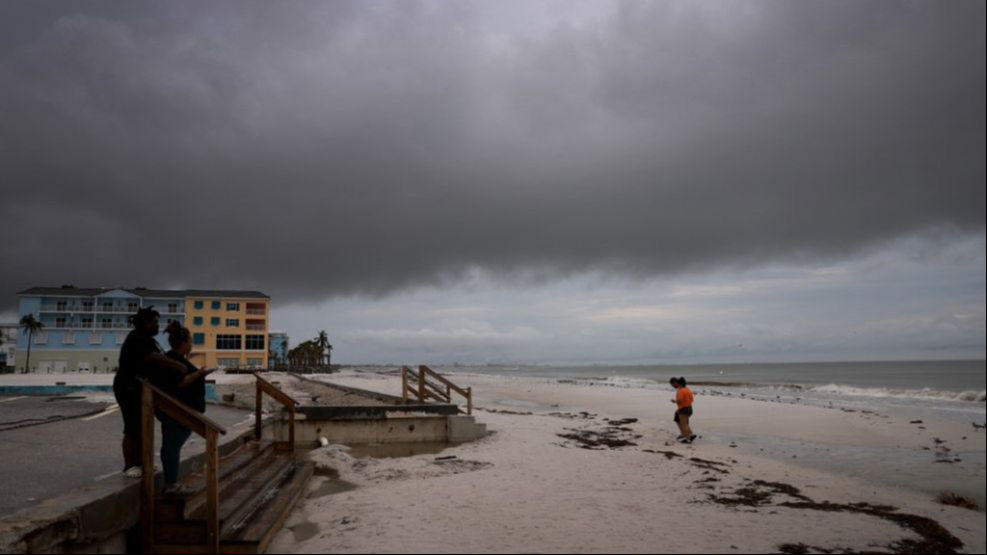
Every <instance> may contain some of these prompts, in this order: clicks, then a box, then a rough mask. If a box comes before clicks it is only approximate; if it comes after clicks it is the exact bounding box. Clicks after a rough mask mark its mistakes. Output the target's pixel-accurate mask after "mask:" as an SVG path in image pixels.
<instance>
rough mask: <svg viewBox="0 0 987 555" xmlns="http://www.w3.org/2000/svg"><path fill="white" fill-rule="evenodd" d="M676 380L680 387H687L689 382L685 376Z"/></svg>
mask: <svg viewBox="0 0 987 555" xmlns="http://www.w3.org/2000/svg"><path fill="white" fill-rule="evenodd" d="M678 382H679V384H680V385H681V386H682V387H689V382H687V381H685V378H679V379H678Z"/></svg>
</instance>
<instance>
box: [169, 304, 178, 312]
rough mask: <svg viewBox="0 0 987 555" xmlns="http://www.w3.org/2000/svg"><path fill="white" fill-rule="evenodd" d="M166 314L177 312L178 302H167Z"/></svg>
mask: <svg viewBox="0 0 987 555" xmlns="http://www.w3.org/2000/svg"><path fill="white" fill-rule="evenodd" d="M168 314H178V303H170V304H168Z"/></svg>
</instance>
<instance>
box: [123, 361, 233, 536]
mask: <svg viewBox="0 0 987 555" xmlns="http://www.w3.org/2000/svg"><path fill="white" fill-rule="evenodd" d="M139 381H140V383H141V390H142V396H143V403H142V404H143V409H142V414H141V426H142V428H143V468H144V487H143V496H142V507H141V509H142V511H141V512H142V515H141V532H142V536H143V537H142V542H143V544H144V553H151V552H152V551H153V546H154V535H155V530H154V519H155V514H154V513H155V510H154V509H155V507H154V505H155V501H154V498H155V493H156V488H155V478H156V476H155V472H154V416H155V414H156V413H157V412H158V411H160V412H161V413H163V414H164V415H165V416H167V417H168V418H171V419H172V420H174V421H175V422H177V423H179V424H181V425H182V426H184V427H186V428H188V429H189V430H191V431H192V433H194V434H196V435H198V436H200V437H203V438H205V440H206V496H207V497H206V528H207V537H208V538H209V543H208V545H207V547H208V550H209V553H219V546H220V529H219V436H221V435H226V428H224V427H222V426H220V425H219V424H217V423H215V422H213V421H212V420H211V419H210V418H207V417H206V416H205V415H203V414H199V413H198V412H196V411H194V410H192V409H191V408H190V407H188V406H186V405H185V404H184V403H182V402H180V401H178V400H176V399H175V398H174V397H172V396H170V395H168V394H167V393H165V392H163V391H161V390H160V389H158V388H157V387H155V386H154V385H153V384H151V383H150V382H148V381H146V380H139Z"/></svg>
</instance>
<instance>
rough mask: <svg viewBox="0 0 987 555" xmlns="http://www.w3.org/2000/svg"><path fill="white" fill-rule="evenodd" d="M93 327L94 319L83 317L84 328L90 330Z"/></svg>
mask: <svg viewBox="0 0 987 555" xmlns="http://www.w3.org/2000/svg"><path fill="white" fill-rule="evenodd" d="M92 327H93V319H92V318H83V319H82V329H84V330H90V329H92Z"/></svg>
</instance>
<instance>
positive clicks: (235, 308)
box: [226, 303, 240, 312]
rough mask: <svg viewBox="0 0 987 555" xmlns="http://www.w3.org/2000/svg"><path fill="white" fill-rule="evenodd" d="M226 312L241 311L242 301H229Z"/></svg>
mask: <svg viewBox="0 0 987 555" xmlns="http://www.w3.org/2000/svg"><path fill="white" fill-rule="evenodd" d="M226 312H240V303H228V304H227V305H226Z"/></svg>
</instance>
